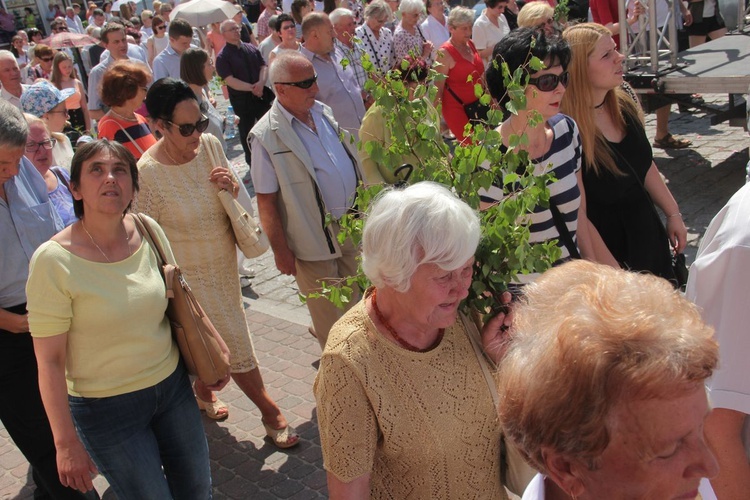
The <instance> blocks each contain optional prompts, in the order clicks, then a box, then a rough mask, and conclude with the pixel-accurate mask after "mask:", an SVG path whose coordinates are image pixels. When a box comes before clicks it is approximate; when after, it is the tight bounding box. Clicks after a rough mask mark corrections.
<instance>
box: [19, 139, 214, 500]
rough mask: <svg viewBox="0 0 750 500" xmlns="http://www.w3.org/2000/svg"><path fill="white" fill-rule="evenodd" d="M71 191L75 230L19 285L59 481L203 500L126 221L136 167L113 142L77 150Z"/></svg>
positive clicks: (185, 407)
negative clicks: (103, 482)
mask: <svg viewBox="0 0 750 500" xmlns="http://www.w3.org/2000/svg"><path fill="white" fill-rule="evenodd" d="M70 189H71V192H72V194H73V198H74V200H75V201H74V204H75V213H76V215H77V216H78V217H79V218H80V220H79V221H77V222H75V223H74V224H72V225H71V226H69V227H67V228H65V229H63V230H62V231H61V232H59V233H58V234H56V235H55V236H54V237H53V238H52V239H51V240H50V241H48V242H46V243H44V244H42V245H41V246H40V247H39V249H38V250H37V251H36V252H35V254H34V256H33V257H32V259H31V264H30V274H29V282H28V285H27V292H28V311H29V326H30V328H31V334H32V336H33V338H34V350H35V352H36V357H37V359H38V363H39V388H40V392H41V394H42V401H43V402H44V407H45V409H46V411H47V415H48V416H49V420H50V425H51V427H52V432H53V435H54V438H55V447H56V449H57V460H58V468H59V474H60V480H61V482H62V483H63V484H64V485H67V486H70V487H72V488H75V489H77V490H80V491H84V492H85V491H87V490H90V489H91V488H92V483H91V477H92V473H94V472H96V471H97V470H98V471H100V472H101V473H102V474H103V475H104V477H105V478H106V479H107V481H108V482H109V484H110V485H111V487H112V489H113V490H114V492H115V494H116V495H117V498H120V499H122V500H130V499H134V500H135V499H142V498H196V499H198V498H201V499H205V498H209V497H210V495H211V471H210V465H209V459H208V444H207V442H206V436H205V433H204V431H203V423H202V421H201V417H200V412H199V411H198V409H197V408H196V406H195V401H194V399H193V394H192V391H191V390H190V381H189V379H188V375H187V371H186V370H185V368H184V366H183V364H182V363H181V362H180V353H179V350H178V349H177V346H176V344H175V342H174V341H173V339H172V334H171V331H170V327H169V322H168V320H167V319H166V317H165V311H166V308H167V298H166V293H165V288H164V281H163V279H162V276H161V272H160V270H159V265H158V263H157V259H156V254H155V253H154V252H153V251H152V250H151V247H150V245H149V244H148V243H145V242H144V241H143V239H142V238H141V235H140V233H139V232H138V230H137V229H136V225H135V222H134V220H133V217H132V216H131V215H128V214H127V211H128V208H129V207H130V204H131V202H132V200H133V196H134V194H135V193H136V192H137V191H138V169H137V168H136V164H135V158H133V155H132V154H130V152H129V151H128V150H127V149H126V148H125V147H124V146H122V145H120V144H118V143H117V142H114V141H108V140H106V139H104V140H99V141H94V142H91V143H88V144H85V145H83V146H81V147H80V148H78V151H77V152H76V154H75V156H74V157H73V163H72V168H71V178H70ZM149 222H150V225H151V226H152V228H153V230H154V233H155V236H156V238H157V239H158V240H159V241H160V243H161V245H162V247H163V248H164V249H165V251H166V252H167V254H168V255H169V256H171V248H170V245H169V241H168V240H167V239H166V236H165V235H164V232H163V231H162V229H161V228H160V227H159V226H158V225H157V224H156V223H155V222H154V221H153V220H150V221H149ZM124 304H126V305H127V306H126V307H123V305H124ZM228 381H229V377H226V378H225V379H224V380H223V381H221V382H220V383H218V384H217V385H216V387H215V389H217V390H218V389H219V388H221V387H223V386H224V385H225V384H226V383H227V382H228ZM66 386H67V387H66Z"/></svg>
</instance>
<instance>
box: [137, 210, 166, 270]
mask: <svg viewBox="0 0 750 500" xmlns="http://www.w3.org/2000/svg"><path fill="white" fill-rule="evenodd" d="M132 215H133V222H135V227H136V228H138V232H139V233H141V236H143V237H144V238H146V241H147V242H148V244H149V245H151V248H152V249H153V250H154V253H155V254H156V259H157V260H158V261H159V262H158V264H159V268H160V269H162V276H163V277H164V272H163V268H164V266H165V265H166V264H167V259H166V257H165V256H164V249H162V246H161V243H159V240H158V239H157V238H154V234H153V233H152V232H151V228H150V227H149V223H148V222H147V221H146V218H145V217H144V216H143V214H141V213H138V214H132Z"/></svg>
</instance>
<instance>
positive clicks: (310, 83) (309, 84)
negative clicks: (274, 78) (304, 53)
mask: <svg viewBox="0 0 750 500" xmlns="http://www.w3.org/2000/svg"><path fill="white" fill-rule="evenodd" d="M317 81H318V74H317V73H315V76H313V77H312V78H308V79H307V80H302V81H299V82H276V85H291V86H292V87H297V88H300V89H309V88H310V87H312V86H313V85H315V82H317Z"/></svg>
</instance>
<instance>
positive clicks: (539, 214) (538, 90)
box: [481, 28, 617, 283]
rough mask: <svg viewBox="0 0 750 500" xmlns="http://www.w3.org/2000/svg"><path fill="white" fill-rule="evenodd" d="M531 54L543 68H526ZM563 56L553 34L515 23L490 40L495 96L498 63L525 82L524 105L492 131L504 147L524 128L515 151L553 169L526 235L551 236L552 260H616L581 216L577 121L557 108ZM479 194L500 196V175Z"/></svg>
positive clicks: (499, 86)
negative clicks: (555, 251)
mask: <svg viewBox="0 0 750 500" xmlns="http://www.w3.org/2000/svg"><path fill="white" fill-rule="evenodd" d="M532 56H533V57H537V58H539V59H540V60H541V61H542V62H543V63H544V68H543V69H541V70H539V71H533V70H531V69H530V67H529V61H530V59H531V57H532ZM569 61H570V48H569V47H568V44H567V43H565V41H564V40H563V39H562V38H560V37H559V36H555V35H553V36H547V35H545V34H544V33H541V32H537V31H536V30H533V29H530V28H519V29H517V30H515V31H512V32H511V33H510V34H509V35H508V36H506V37H505V38H503V39H502V40H501V41H500V42H499V43H498V44H497V45H496V46H495V49H494V52H493V54H492V61H491V63H490V66H489V67H488V68H487V72H486V76H485V78H486V81H487V86H488V87H489V90H490V92H491V93H492V96H493V97H494V98H495V99H497V100H498V102H500V103H501V104H503V105H504V104H506V103H507V102H508V101H509V96H508V93H507V89H506V88H505V84H504V82H503V73H502V65H503V64H506V65H507V66H508V70H510V72H511V74H512V73H514V72H515V71H516V70H517V69H518V68H522V69H523V70H524V73H525V77H524V81H525V82H526V83H527V85H526V90H525V96H526V108H525V109H523V110H520V111H518V112H517V113H516V114H513V113H510V114H509V115H508V118H507V119H506V120H505V121H504V122H503V123H501V124H500V126H499V127H498V128H497V131H498V132H499V133H500V135H501V136H502V138H503V144H504V146H505V147H507V145H508V143H509V141H510V137H511V136H512V135H521V134H526V136H527V137H528V143H525V144H522V145H520V146H518V147H517V148H516V150H515V151H516V152H517V153H518V152H522V153H523V154H525V155H526V156H527V157H528V159H529V160H530V161H531V163H532V164H533V165H534V175H544V174H547V173H550V172H552V173H553V174H554V175H555V180H554V181H553V182H549V183H548V184H547V188H548V189H549V191H550V201H549V206H548V207H543V206H541V205H539V206H537V207H535V208H534V212H533V213H532V214H531V217H530V224H529V230H530V231H531V237H530V241H531V242H533V243H541V242H545V241H549V240H552V239H555V240H557V244H558V246H559V247H560V250H561V251H562V255H561V257H560V260H559V261H558V262H556V263H555V264H557V263H560V262H564V261H565V260H568V259H570V258H577V257H583V258H585V259H589V260H594V261H597V262H602V263H606V264H611V265H613V266H617V263H616V262H615V260H614V259H613V258H612V255H611V254H610V253H609V251H607V248H606V246H605V245H604V243H603V242H602V240H601V237H600V236H599V233H598V232H597V231H596V229H595V228H594V227H593V226H592V225H591V223H590V222H589V219H588V217H587V216H586V196H585V193H584V190H583V182H582V179H581V138H580V136H579V134H578V126H577V125H576V123H575V122H574V121H573V120H572V119H571V118H570V117H569V116H565V115H564V114H562V113H560V101H561V100H562V96H563V94H565V89H566V87H567V85H568V71H567V68H568V62H569ZM539 115H541V118H542V121H541V122H539V123H538V124H537V122H538V120H533V119H532V118H533V117H535V116H539ZM481 194H482V201H484V202H485V203H488V204H489V203H497V202H498V201H500V200H501V199H502V198H503V196H504V194H503V186H502V180H501V179H498V182H497V183H496V185H494V186H493V187H491V188H490V189H488V190H487V191H483V192H482V193H481ZM555 211H556V212H558V213H559V215H557V214H556V213H555ZM537 276H538V274H530V275H521V276H519V281H520V282H521V283H529V282H531V281H533V280H534V279H535V278H536V277H537Z"/></svg>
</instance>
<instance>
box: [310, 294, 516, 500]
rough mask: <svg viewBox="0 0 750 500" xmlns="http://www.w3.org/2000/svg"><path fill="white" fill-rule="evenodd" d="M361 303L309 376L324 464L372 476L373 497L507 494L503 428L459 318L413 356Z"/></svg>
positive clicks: (342, 472)
mask: <svg viewBox="0 0 750 500" xmlns="http://www.w3.org/2000/svg"><path fill="white" fill-rule="evenodd" d="M364 304H365V302H364V301H361V302H360V303H359V304H357V305H356V306H354V307H353V308H352V309H351V310H350V311H349V312H348V313H347V314H346V315H345V316H344V317H343V318H342V319H341V320H339V322H338V323H336V325H335V326H334V327H333V329H332V330H331V333H330V335H329V337H328V343H327V345H326V349H325V351H324V353H323V356H322V358H321V361H320V370H319V371H318V376H317V378H316V380H315V386H314V390H315V398H316V400H317V404H318V423H319V426H320V440H321V445H322V447H323V460H324V466H325V469H326V470H327V471H328V472H330V473H332V474H334V475H335V476H336V477H337V478H338V479H340V480H341V481H344V482H349V481H351V480H353V479H355V478H357V477H359V476H361V475H363V474H367V473H371V481H370V491H371V496H372V498H398V499H406V498H410V499H411V498H425V499H427V498H429V499H441V498H442V499H456V498H461V499H468V498H503V493H502V487H501V483H500V460H499V456H500V425H499V422H498V420H497V414H496V412H495V409H494V407H493V403H492V397H491V395H490V392H489V387H488V386H487V382H486V381H485V378H484V376H483V374H482V370H481V367H480V365H479V362H478V360H477V357H476V355H475V353H474V350H473V348H472V344H471V341H470V340H469V338H468V337H467V336H466V332H465V331H464V328H463V325H462V324H461V322H460V321H458V322H457V323H456V324H455V325H453V326H452V327H451V328H449V329H447V330H446V332H445V336H444V337H443V340H442V341H441V342H440V344H439V345H438V346H437V347H436V348H435V349H433V350H431V351H429V352H425V353H418V352H411V351H407V350H406V349H403V348H401V347H399V346H397V345H395V344H393V343H392V342H390V341H389V340H387V339H386V338H384V337H383V336H382V335H381V334H380V333H378V331H377V330H376V328H375V325H374V324H373V323H372V321H371V320H370V318H369V317H368V315H367V312H366V310H365V306H364Z"/></svg>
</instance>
